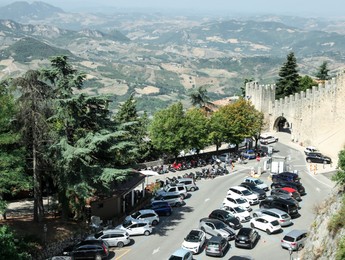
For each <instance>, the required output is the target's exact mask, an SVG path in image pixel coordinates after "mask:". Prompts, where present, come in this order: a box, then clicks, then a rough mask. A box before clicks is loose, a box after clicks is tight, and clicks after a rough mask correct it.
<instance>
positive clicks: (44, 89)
mask: <svg viewBox="0 0 345 260" xmlns="http://www.w3.org/2000/svg"><path fill="white" fill-rule="evenodd" d="M40 76H41V74H40V72H38V71H35V70H29V71H27V72H26V73H25V74H24V76H22V77H18V78H16V79H14V80H13V82H12V83H13V85H15V86H16V87H17V88H18V89H20V92H21V96H20V97H19V99H18V101H19V106H20V122H21V123H22V132H23V137H24V142H25V144H26V147H27V149H26V150H27V162H28V164H29V165H27V169H28V170H29V169H31V171H32V175H33V188H34V220H35V221H37V222H41V221H42V220H43V216H44V208H43V198H42V180H43V175H44V172H45V168H46V167H45V166H46V159H45V156H44V155H45V151H46V150H47V148H48V147H47V144H48V143H49V141H48V140H49V127H48V124H47V123H46V120H47V118H48V117H49V114H50V104H51V103H50V97H51V89H50V88H49V86H48V85H47V84H45V83H44V82H43V81H41V80H40Z"/></svg>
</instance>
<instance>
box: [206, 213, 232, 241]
mask: <svg viewBox="0 0 345 260" xmlns="http://www.w3.org/2000/svg"><path fill="white" fill-rule="evenodd" d="M199 228H200V229H201V230H202V231H204V232H205V233H207V234H210V235H212V236H221V237H224V238H225V239H227V240H231V239H234V238H235V231H234V230H233V229H232V228H229V226H228V225H226V224H225V223H224V222H222V221H220V220H218V219H210V218H202V219H200V222H199Z"/></svg>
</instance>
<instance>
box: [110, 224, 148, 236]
mask: <svg viewBox="0 0 345 260" xmlns="http://www.w3.org/2000/svg"><path fill="white" fill-rule="evenodd" d="M116 229H121V230H125V231H127V233H128V234H129V235H130V236H135V235H145V236H148V235H150V234H151V233H152V231H153V228H152V226H151V225H150V223H149V222H148V221H135V222H133V221H131V220H129V221H127V220H125V221H124V222H123V224H122V225H118V226H117V227H116Z"/></svg>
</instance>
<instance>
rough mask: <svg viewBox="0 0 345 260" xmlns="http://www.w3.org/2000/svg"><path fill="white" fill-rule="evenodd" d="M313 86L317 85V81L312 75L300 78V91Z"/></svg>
mask: <svg viewBox="0 0 345 260" xmlns="http://www.w3.org/2000/svg"><path fill="white" fill-rule="evenodd" d="M313 86H317V82H315V80H313V79H312V78H311V77H309V76H308V75H305V76H303V77H301V78H300V80H299V89H298V90H299V91H305V90H306V89H310V88H312V87H313Z"/></svg>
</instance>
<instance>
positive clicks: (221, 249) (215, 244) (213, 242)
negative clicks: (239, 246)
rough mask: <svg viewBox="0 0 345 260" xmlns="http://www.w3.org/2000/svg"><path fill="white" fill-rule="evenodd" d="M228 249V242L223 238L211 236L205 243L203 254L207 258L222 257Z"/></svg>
mask: <svg viewBox="0 0 345 260" xmlns="http://www.w3.org/2000/svg"><path fill="white" fill-rule="evenodd" d="M229 248H230V244H229V242H228V240H226V239H225V238H224V237H219V236H213V237H211V238H210V239H209V240H208V241H207V244H206V248H205V254H206V255H209V256H219V257H223V256H224V255H225V254H226V251H227V250H228V249H229Z"/></svg>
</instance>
